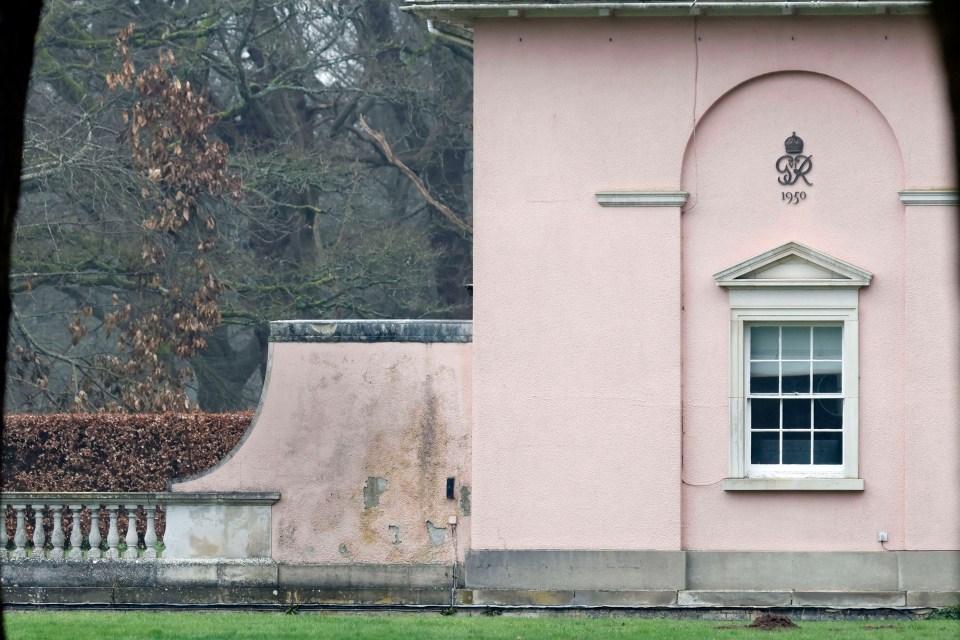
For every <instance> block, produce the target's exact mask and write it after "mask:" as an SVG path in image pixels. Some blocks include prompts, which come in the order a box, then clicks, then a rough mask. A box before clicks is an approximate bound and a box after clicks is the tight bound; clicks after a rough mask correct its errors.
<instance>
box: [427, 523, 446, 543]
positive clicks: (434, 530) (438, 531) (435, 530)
mask: <svg viewBox="0 0 960 640" xmlns="http://www.w3.org/2000/svg"><path fill="white" fill-rule="evenodd" d="M427 535H428V536H430V544H432V545H433V546H435V547H439V546H440V545H442V544H443V543H444V542H445V541H446V538H447V528H446V527H435V526H434V525H433V523H432V522H430V521H429V520H427Z"/></svg>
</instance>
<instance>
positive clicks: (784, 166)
mask: <svg viewBox="0 0 960 640" xmlns="http://www.w3.org/2000/svg"><path fill="white" fill-rule="evenodd" d="M783 146H784V147H786V150H787V153H786V155H782V156H780V158H778V159H777V164H776V165H775V166H776V169H777V171H778V172H780V177H779V178H777V182H779V183H780V184H782V185H785V186H786V185H791V184H796V183H797V180H801V179H802V180H803V181H804V182H805V183H806V184H807V186H808V187H812V186H813V183H812V182H810V180H808V179H807V174H808V173H810V171H811V170H812V169H813V156H805V155H803V139H801V138H798V137H797V132H796V131H794V132H793V135H792V136H790V137H789V138H787V139H786V140H785V141H784V143H783Z"/></svg>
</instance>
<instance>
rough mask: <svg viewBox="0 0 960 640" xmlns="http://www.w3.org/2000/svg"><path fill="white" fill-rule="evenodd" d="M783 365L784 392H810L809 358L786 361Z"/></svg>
mask: <svg viewBox="0 0 960 640" xmlns="http://www.w3.org/2000/svg"><path fill="white" fill-rule="evenodd" d="M818 364H819V363H818ZM782 366H783V393H810V361H809V360H801V361H800V362H784V363H783V365H782Z"/></svg>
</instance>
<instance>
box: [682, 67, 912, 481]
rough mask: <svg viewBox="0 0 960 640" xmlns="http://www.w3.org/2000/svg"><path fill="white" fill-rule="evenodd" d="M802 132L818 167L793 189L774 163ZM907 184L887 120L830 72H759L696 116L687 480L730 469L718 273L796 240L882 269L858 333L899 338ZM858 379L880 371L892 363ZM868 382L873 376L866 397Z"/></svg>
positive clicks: (686, 351) (688, 158) (688, 226)
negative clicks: (879, 317)
mask: <svg viewBox="0 0 960 640" xmlns="http://www.w3.org/2000/svg"><path fill="white" fill-rule="evenodd" d="M794 132H796V135H797V136H798V137H800V138H802V139H803V141H804V148H803V151H802V154H803V155H806V156H809V157H811V159H812V162H811V166H810V168H809V170H808V171H807V172H806V173H805V174H804V177H803V178H799V179H798V180H797V181H796V183H794V184H791V185H784V184H781V183H780V182H779V181H778V179H779V178H781V176H782V174H780V173H779V172H778V171H777V169H776V163H777V160H778V159H779V158H780V157H782V156H784V155H786V149H785V147H784V142H785V140H786V138H788V137H790V136H791V135H792V134H793V133H794ZM794 155H795V154H794ZM903 176H904V160H903V154H902V152H901V148H900V144H899V142H898V140H897V138H896V135H895V134H894V131H893V129H892V128H891V126H890V124H889V123H888V121H887V119H886V118H885V117H884V115H883V114H882V113H881V112H880V111H879V110H878V109H877V107H876V106H875V105H874V104H873V102H871V101H870V100H869V99H868V98H867V97H866V96H865V95H864V94H863V93H861V92H859V91H858V90H856V89H855V88H854V87H852V86H850V85H849V84H847V83H845V82H842V81H840V80H838V79H837V78H834V77H831V76H827V75H823V74H819V73H812V72H806V71H788V72H777V73H772V74H767V75H762V76H758V77H755V78H752V79H750V80H749V81H747V82H744V83H742V84H740V85H738V86H736V87H735V88H733V89H731V90H730V91H728V92H727V93H726V94H724V95H723V97H721V98H720V99H719V100H717V102H716V103H714V104H713V105H711V107H710V108H709V110H707V111H706V113H705V115H704V116H703V117H702V118H701V119H700V121H699V123H698V124H697V127H696V131H695V134H694V135H692V136H691V137H690V140H689V143H688V145H687V148H686V152H685V155H684V161H683V168H682V173H681V184H682V188H683V189H684V190H685V191H687V192H689V194H690V197H689V199H688V202H687V204H686V206H685V207H684V209H683V214H682V218H681V225H682V240H681V247H682V249H681V250H682V288H683V314H682V321H681V331H682V334H681V335H682V338H681V341H682V353H683V372H682V379H683V404H684V445H683V446H684V466H685V468H686V469H687V470H689V471H685V473H686V475H685V477H686V478H687V479H688V480H690V481H700V480H703V479H709V480H715V479H716V478H722V477H725V474H726V473H727V459H726V457H725V456H718V455H716V452H717V451H726V450H727V447H728V444H727V436H728V434H727V432H726V430H725V425H726V424H727V421H728V416H727V411H728V400H727V395H728V375H729V355H728V352H727V349H728V333H729V329H728V325H729V318H730V310H729V304H728V299H727V293H726V291H723V290H722V289H720V288H718V287H717V286H716V283H715V282H714V280H713V274H715V273H717V272H719V271H721V270H723V269H726V268H728V267H730V266H731V265H734V264H737V263H739V262H741V261H743V260H746V259H748V258H751V257H753V256H756V255H759V254H761V253H763V252H764V251H767V250H769V249H772V248H774V247H778V246H780V245H783V244H785V243H787V242H791V241H794V242H799V243H801V244H805V245H807V246H809V247H812V248H814V249H817V250H818V251H821V252H824V253H826V254H829V255H831V256H834V257H837V258H839V259H841V260H844V261H847V262H849V263H851V264H854V265H857V266H859V267H862V268H864V269H867V270H868V271H871V272H872V273H873V274H874V281H873V283H872V284H871V286H870V287H868V288H867V289H864V290H863V291H862V292H861V298H860V301H861V322H862V325H861V333H860V338H861V343H866V342H867V341H871V340H873V341H881V340H882V336H880V335H878V333H879V331H880V330H881V329H880V323H879V322H871V317H872V315H873V314H880V313H881V312H882V313H883V314H887V315H885V317H884V322H885V323H886V324H887V326H886V327H885V328H883V330H884V331H888V332H889V331H896V330H897V327H898V326H899V327H900V328H901V329H902V312H900V315H899V316H897V315H896V314H897V313H898V312H897V311H896V309H898V308H900V309H902V291H903V290H902V286H901V285H902V280H903V261H904V258H903V252H904V247H903V233H904V226H903V224H904V216H903V209H902V205H901V203H900V200H899V197H898V191H899V190H900V189H901V188H903V179H904V178H903ZM804 178H805V179H804ZM808 182H809V184H808ZM890 314H892V315H890ZM862 357H863V360H864V361H863V362H862V365H867V364H868V362H867V360H869V359H870V358H873V357H874V354H873V352H871V351H870V350H869V349H865V350H864V351H863V356H862ZM861 370H862V371H871V372H875V371H880V370H883V364H882V363H876V364H875V365H874V367H873V368H872V369H866V368H865V367H862V369H861ZM871 384H873V382H872V380H865V381H864V384H863V385H862V387H861V393H866V392H869V391H870V390H871V388H872V387H871ZM861 419H864V416H861ZM718 427H719V428H718ZM865 453H869V448H868V449H867V451H865ZM693 469H696V472H695V473H694V472H693V471H692V470H693Z"/></svg>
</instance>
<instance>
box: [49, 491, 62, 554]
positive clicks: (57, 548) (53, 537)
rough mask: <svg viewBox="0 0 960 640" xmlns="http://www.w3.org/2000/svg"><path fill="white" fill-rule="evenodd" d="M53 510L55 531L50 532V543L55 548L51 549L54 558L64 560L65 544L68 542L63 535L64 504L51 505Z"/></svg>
mask: <svg viewBox="0 0 960 640" xmlns="http://www.w3.org/2000/svg"><path fill="white" fill-rule="evenodd" d="M50 510H51V511H52V512H53V533H51V534H50V544H51V545H53V549H51V550H50V558H51V559H52V560H63V545H64V544H66V537H65V536H64V535H63V505H62V504H54V505H50Z"/></svg>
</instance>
